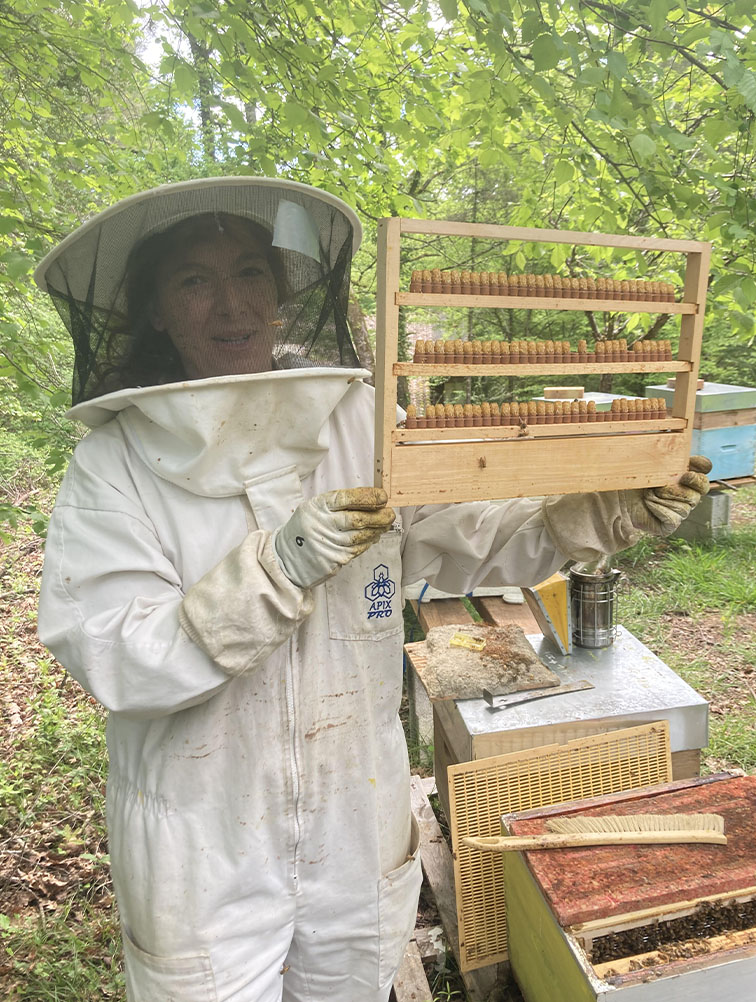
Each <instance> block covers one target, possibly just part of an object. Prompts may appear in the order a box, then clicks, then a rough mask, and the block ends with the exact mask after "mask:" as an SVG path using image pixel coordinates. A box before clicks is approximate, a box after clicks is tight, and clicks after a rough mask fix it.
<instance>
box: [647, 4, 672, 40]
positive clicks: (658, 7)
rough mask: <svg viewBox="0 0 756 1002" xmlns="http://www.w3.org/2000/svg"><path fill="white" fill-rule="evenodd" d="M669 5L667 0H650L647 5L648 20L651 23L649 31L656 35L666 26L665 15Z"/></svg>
mask: <svg viewBox="0 0 756 1002" xmlns="http://www.w3.org/2000/svg"><path fill="white" fill-rule="evenodd" d="M669 8H670V4H669V3H668V2H667V0H651V3H650V4H649V5H648V19H649V21H650V22H651V30H652V31H653V32H654V33H655V34H658V33H659V32H660V31H661V30H662V29H663V28H664V25H665V24H666V21H667V13H668V11H669Z"/></svg>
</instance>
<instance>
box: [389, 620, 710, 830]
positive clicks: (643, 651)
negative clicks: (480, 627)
mask: <svg viewBox="0 0 756 1002" xmlns="http://www.w3.org/2000/svg"><path fill="white" fill-rule="evenodd" d="M528 640H529V641H530V643H531V644H532V645H533V647H534V649H535V651H536V654H537V655H538V657H539V658H540V659H541V660H542V661H543V662H544V664H546V665H547V666H548V667H549V668H551V669H552V670H553V671H554V672H556V674H557V675H558V676H559V679H560V681H561V682H564V683H568V682H578V681H581V680H582V679H586V680H587V681H589V682H592V683H593V685H594V688H593V689H588V690H584V691H582V692H573V693H568V694H566V695H561V696H555V697H553V698H546V699H540V700H537V701H535V702H531V703H522V704H520V705H517V706H510V707H509V708H508V709H506V710H501V711H498V712H497V711H495V710H492V709H491V707H490V706H489V705H488V704H487V703H486V702H485V700H484V699H482V698H481V699H464V700H448V701H446V702H442V703H435V704H434V706H433V730H434V744H433V753H434V760H435V766H434V771H435V775H436V783H437V786H438V794H439V799H440V801H441V805H442V807H443V808H444V810H445V811H446V812H447V814H448V810H449V792H448V785H447V779H446V776H447V769H448V767H449V766H450V765H456V764H457V763H458V762H471V761H475V760H477V759H483V758H488V757H489V756H491V755H506V754H508V753H510V752H519V751H525V750H527V749H530V748H534V747H537V746H538V745H544V744H550V743H551V742H559V743H564V742H566V741H572V740H574V739H576V738H581V737H587V736H589V735H592V734H601V733H604V732H607V731H612V730H616V729H618V728H622V727H629V726H632V725H633V724H640V723H644V722H651V721H657V720H667V721H669V728H670V744H671V748H672V769H673V772H672V776H673V778H675V779H682V778H685V777H689V776H695V775H697V774H698V772H699V766H700V751H701V748H704V747H705V746H706V744H707V742H708V704H707V702H706V700H705V699H703V697H701V696H699V694H698V693H697V692H696V691H695V690H694V689H692V688H691V687H690V686H689V685H688V684H687V682H685V681H684V680H683V679H681V678H680V677H679V676H678V675H677V674H676V673H675V672H674V671H672V669H671V668H670V667H669V666H668V665H666V664H664V662H663V661H661V660H660V658H658V657H656V655H655V654H654V653H653V652H652V651H650V650H649V649H648V648H647V647H646V646H644V644H642V643H641V642H640V641H639V640H638V639H637V638H636V637H634V636H633V635H632V634H631V633H630V632H629V631H628V630H626V629H625V628H624V627H622V626H619V627H618V628H617V639H616V640H615V642H614V644H612V646H611V647H607V648H605V649H603V650H589V649H587V648H579V647H575V648H574V649H573V652H572V654H570V655H561V654H559V652H558V651H557V649H556V647H555V646H554V645H553V644H552V643H551V641H549V640H547V639H546V638H545V637H543V636H537V635H532V636H529V637H528ZM423 648H424V644H408V645H407V646H406V648H405V650H406V651H407V654H408V656H409V658H410V662H411V663H414V661H415V660H416V659H417V658H422V657H423V656H424V651H423Z"/></svg>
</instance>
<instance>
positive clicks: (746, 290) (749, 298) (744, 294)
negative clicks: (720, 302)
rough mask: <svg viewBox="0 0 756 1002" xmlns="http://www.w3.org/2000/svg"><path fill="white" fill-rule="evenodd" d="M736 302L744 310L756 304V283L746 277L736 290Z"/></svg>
mask: <svg viewBox="0 0 756 1002" xmlns="http://www.w3.org/2000/svg"><path fill="white" fill-rule="evenodd" d="M735 300H736V302H737V303H738V304H739V305H740V306H741V307H742V308H743V309H744V310H747V309H748V307H749V306H752V305H753V303H756V282H754V280H753V279H752V278H751V277H750V275H745V276H744V277H743V278H741V280H740V282H739V283H738V285H737V286H736V288H735Z"/></svg>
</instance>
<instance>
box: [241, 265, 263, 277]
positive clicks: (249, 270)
mask: <svg viewBox="0 0 756 1002" xmlns="http://www.w3.org/2000/svg"><path fill="white" fill-rule="evenodd" d="M262 274H263V269H262V268H258V267H257V265H254V264H250V265H248V266H247V267H246V268H242V270H241V271H240V272H239V275H240V276H241V277H242V278H257V277H258V276H259V275H262Z"/></svg>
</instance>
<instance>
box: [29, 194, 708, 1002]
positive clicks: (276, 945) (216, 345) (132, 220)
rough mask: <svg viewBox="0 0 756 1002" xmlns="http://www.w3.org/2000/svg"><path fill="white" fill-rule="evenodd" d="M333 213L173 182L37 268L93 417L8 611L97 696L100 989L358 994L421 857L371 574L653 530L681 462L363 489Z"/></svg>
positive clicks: (675, 512) (671, 495)
mask: <svg viewBox="0 0 756 1002" xmlns="http://www.w3.org/2000/svg"><path fill="white" fill-rule="evenodd" d="M359 240H360V224H359V222H358V220H357V218H356V216H355V214H354V213H353V212H352V210H351V209H350V208H349V207H348V206H346V205H345V204H344V203H343V202H341V201H340V200H339V199H338V198H335V197H334V196H333V195H330V194H328V193H326V192H322V191H318V190H316V189H313V188H310V187H307V186H305V185H301V184H297V183H294V182H285V181H280V180H273V179H265V178H224V179H212V180H203V181H191V182H185V183H181V184H173V185H165V186H163V187H161V188H157V189H154V190H152V191H148V192H146V193H143V194H140V195H137V196H135V197H132V198H128V199H126V200H125V201H122V202H120V203H118V204H117V205H115V206H114V207H112V208H111V209H109V210H107V211H105V212H102V213H101V214H100V215H98V216H96V217H95V218H93V219H91V220H90V221H89V222H87V223H85V224H84V225H83V226H81V227H80V228H79V229H78V230H76V231H75V232H74V233H73V234H72V235H71V236H69V237H68V238H67V239H66V240H64V241H63V242H62V243H61V244H60V245H59V246H58V247H57V248H56V249H55V250H53V251H52V252H51V253H50V254H49V255H48V256H47V257H46V258H45V260H44V261H43V262H42V264H41V265H40V267H39V269H38V271H37V275H36V278H37V281H38V283H39V284H40V286H41V287H42V288H43V289H45V290H46V291H47V292H48V293H49V294H50V295H51V296H52V298H53V301H54V303H55V305H56V307H57V308H58V310H59V312H60V314H61V316H62V317H63V318H64V320H65V322H66V324H67V326H68V329H69V331H70V333H71V335H72V336H73V339H74V344H75V374H74V404H75V406H74V407H73V409H72V410H71V411H70V416H71V417H72V418H75V419H77V420H79V421H82V422H84V424H86V425H88V426H89V427H90V428H91V429H92V430H91V431H90V433H89V434H88V435H87V436H86V437H85V438H84V439H83V440H82V441H81V442H80V443H79V445H78V447H77V449H76V451H75V454H74V457H73V460H72V462H71V465H70V468H69V470H68V472H67V474H66V477H65V479H64V482H63V485H62V487H61V491H60V494H59V497H58V500H57V504H56V506H55V511H54V513H53V516H52V520H51V523H50V529H49V536H48V542H47V551H46V558H45V568H44V574H43V581H42V595H41V600H40V610H39V630H40V636H41V638H42V640H43V642H44V643H45V644H46V645H47V646H48V647H49V648H50V650H51V651H52V652H53V653H54V654H55V656H56V657H57V658H58V659H59V660H60V661H61V663H62V664H63V665H65V667H66V668H67V669H68V670H69V671H70V672H71V673H72V674H73V675H74V676H75V677H76V678H77V679H78V680H79V682H80V683H81V684H82V685H83V686H84V687H85V688H86V689H87V691H88V692H90V693H92V695H93V696H95V698H96V699H98V700H99V701H100V702H101V703H102V704H103V705H104V706H105V707H107V708H108V710H109V711H110V715H109V719H108V727H107V737H108V750H109V755H110V772H109V778H108V790H107V817H108V828H109V842H110V846H109V848H110V858H111V865H112V874H113V883H114V886H115V892H116V897H117V901H118V907H119V911H120V918H121V925H122V932H123V945H124V955H125V969H126V985H127V997H128V999H129V1000H131V1002H168V1000H169V999H175V1000H177V1002H178V1000H181V1002H211V1000H212V1002H278V1000H281V999H284V1000H286V1002H305V1000H307V1002H325V1000H328V1002H385V1000H386V999H387V998H388V995H389V991H390V986H391V983H392V980H393V977H394V975H395V972H396V970H397V967H398V964H399V962H400V959H401V957H402V953H403V950H404V947H405V944H406V942H407V940H408V938H409V936H410V934H411V931H412V929H413V925H414V920H415V911H416V904H417V897H418V891H419V887H420V882H421V874H420V862H419V859H418V855H417V845H418V837H417V826H416V824H415V822H414V820H413V819H412V817H411V813H410V805H409V784H408V764H407V752H406V747H405V742H404V736H403V732H402V727H401V724H400V721H399V718H398V715H397V711H398V709H399V704H400V697H401V688H402V640H403V629H402V602H401V594H402V586H403V585H405V584H408V583H410V582H413V581H416V580H419V579H422V578H424V579H426V580H428V581H430V582H431V583H432V584H434V585H436V586H437V587H439V588H442V589H444V590H447V591H452V592H459V591H466V590H469V589H471V588H472V587H474V586H476V585H493V584H497V585H501V584H532V583H535V582H538V581H540V580H543V579H544V578H546V577H548V576H549V575H550V574H551V573H553V572H554V571H555V570H556V569H557V568H558V567H560V566H561V565H562V564H563V563H564V562H565V561H566V560H567V559H568V558H570V557H574V558H576V559H578V558H579V559H585V558H586V556H587V555H590V554H598V553H599V552H609V553H613V552H616V550H618V549H621V548H622V547H624V546H627V545H629V544H630V543H632V542H633V541H634V540H635V539H636V538H637V536H638V534H639V530H650V531H658V532H666V531H669V529H670V526H671V525H672V524H679V522H680V520H681V518H682V517H684V515H685V513H686V512H687V511H689V510H690V508H691V507H692V506H693V505H694V504H695V503H696V501H697V500H698V498H699V497H700V496H701V494H702V493H703V492H704V491H705V490H706V487H707V484H706V480H705V477H702V476H701V475H699V474H690V475H688V476H689V478H690V479H688V480H687V482H686V483H684V484H683V485H682V486H678V487H676V488H674V489H671V491H670V492H668V495H667V496H665V495H664V492H661V493H658V492H657V494H653V493H650V492H645V493H644V492H640V491H639V492H627V493H625V494H602V495H589V496H582V497H579V498H575V497H570V498H561V499H560V498H550V499H547V501H546V503H545V504H544V503H543V502H542V501H538V500H529V499H524V500H517V501H511V502H508V503H506V504H502V505H493V504H488V503H485V502H483V503H477V504H468V505H452V506H436V507H425V508H419V509H404V510H402V511H400V512H396V513H394V512H393V511H391V510H390V509H388V508H387V507H386V497H385V494H384V493H383V492H382V491H379V490H377V489H375V488H373V487H372V486H371V485H372V482H373V407H374V391H373V389H372V388H371V387H370V386H368V385H367V384H366V383H365V382H363V379H364V377H365V376H367V375H368V372H367V371H366V370H365V369H363V368H362V367H361V366H360V364H359V360H358V358H357V356H356V354H355V351H354V349H353V347H352V343H351V340H350V337H349V333H348V329H347V324H346V310H347V297H348V289H349V270H350V262H351V257H352V253H353V251H354V250H355V249H356V247H357V246H358V244H359Z"/></svg>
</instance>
